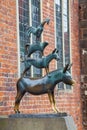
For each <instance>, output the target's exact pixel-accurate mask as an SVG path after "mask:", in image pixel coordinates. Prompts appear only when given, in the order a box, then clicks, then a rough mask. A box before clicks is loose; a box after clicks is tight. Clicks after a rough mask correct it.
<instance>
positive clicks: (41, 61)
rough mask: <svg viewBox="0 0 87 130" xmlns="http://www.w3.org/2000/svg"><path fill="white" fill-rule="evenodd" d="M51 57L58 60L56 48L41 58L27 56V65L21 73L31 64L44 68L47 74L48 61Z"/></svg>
mask: <svg viewBox="0 0 87 130" xmlns="http://www.w3.org/2000/svg"><path fill="white" fill-rule="evenodd" d="M53 59H56V60H60V57H59V55H58V50H57V49H54V50H53V52H52V53H51V54H49V55H48V56H44V57H42V58H38V59H32V58H28V59H26V61H27V62H28V66H29V67H27V68H26V69H25V70H24V72H23V75H24V74H25V73H26V72H27V71H28V70H29V69H30V67H31V65H33V66H34V67H36V68H45V70H46V73H47V74H48V73H49V63H50V62H51V60H53Z"/></svg>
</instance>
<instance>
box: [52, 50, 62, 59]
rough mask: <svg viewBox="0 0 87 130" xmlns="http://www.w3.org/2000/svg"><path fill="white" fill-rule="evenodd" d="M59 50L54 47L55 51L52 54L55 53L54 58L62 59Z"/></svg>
mask: <svg viewBox="0 0 87 130" xmlns="http://www.w3.org/2000/svg"><path fill="white" fill-rule="evenodd" d="M58 52H59V51H58V50H57V49H54V50H53V52H52V54H53V55H54V58H55V59H56V60H60V57H59V53H58Z"/></svg>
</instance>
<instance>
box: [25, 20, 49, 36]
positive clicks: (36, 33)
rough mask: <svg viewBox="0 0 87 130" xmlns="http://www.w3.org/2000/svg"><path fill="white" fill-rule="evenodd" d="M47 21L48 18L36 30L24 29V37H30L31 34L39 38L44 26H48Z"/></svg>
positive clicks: (31, 28)
mask: <svg viewBox="0 0 87 130" xmlns="http://www.w3.org/2000/svg"><path fill="white" fill-rule="evenodd" d="M49 21H50V19H49V18H46V19H45V20H44V21H43V22H42V23H41V24H40V25H39V26H38V27H37V28H35V27H32V26H31V27H27V29H26V36H27V37H30V35H31V33H32V34H33V35H35V36H36V37H37V38H40V36H41V34H42V32H43V29H44V25H45V24H46V23H47V24H49Z"/></svg>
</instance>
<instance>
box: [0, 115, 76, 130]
mask: <svg viewBox="0 0 87 130" xmlns="http://www.w3.org/2000/svg"><path fill="white" fill-rule="evenodd" d="M0 130H77V129H76V126H75V124H74V121H73V118H72V117H71V116H68V115H66V114H29V115H25V114H14V115H10V116H9V117H0Z"/></svg>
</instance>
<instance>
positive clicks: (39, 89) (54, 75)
mask: <svg viewBox="0 0 87 130" xmlns="http://www.w3.org/2000/svg"><path fill="white" fill-rule="evenodd" d="M49 21H50V19H48V18H47V19H46V20H44V21H43V22H42V23H41V24H40V25H39V26H38V27H37V28H34V27H28V29H27V32H26V35H27V36H28V37H30V34H31V33H33V34H34V35H35V36H36V37H37V38H39V37H40V36H41V34H42V32H43V28H44V25H45V23H47V24H49ZM47 45H48V42H43V43H40V44H32V45H30V46H29V45H28V44H27V45H26V52H27V58H26V59H25V60H24V61H23V62H27V66H28V67H27V68H25V70H24V72H23V75H22V77H21V78H20V79H19V80H18V81H17V96H16V99H15V106H14V111H15V113H19V112H20V111H19V105H20V101H21V99H22V97H23V96H24V94H25V93H26V92H29V93H31V94H33V95H41V94H46V93H47V94H48V97H49V101H50V103H51V106H52V108H53V110H54V112H56V113H58V112H59V110H58V109H57V108H56V103H55V98H54V88H55V86H56V84H58V83H59V82H63V83H65V84H68V85H73V84H74V80H73V79H72V77H71V74H70V72H69V69H70V68H71V65H69V64H67V65H66V66H65V68H63V69H60V70H58V69H57V70H55V71H52V72H49V63H50V62H51V60H53V59H56V60H59V59H60V57H59V54H58V50H57V49H54V50H53V52H52V53H51V54H49V55H48V56H44V57H42V58H38V59H33V58H30V55H31V54H32V53H34V52H35V51H40V52H42V54H43V51H44V48H45V47H46V46H47ZM31 65H33V66H34V67H37V68H45V69H46V75H45V76H44V77H42V78H39V79H33V78H26V77H24V74H25V73H26V72H27V71H28V70H29V69H30V67H31Z"/></svg>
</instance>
